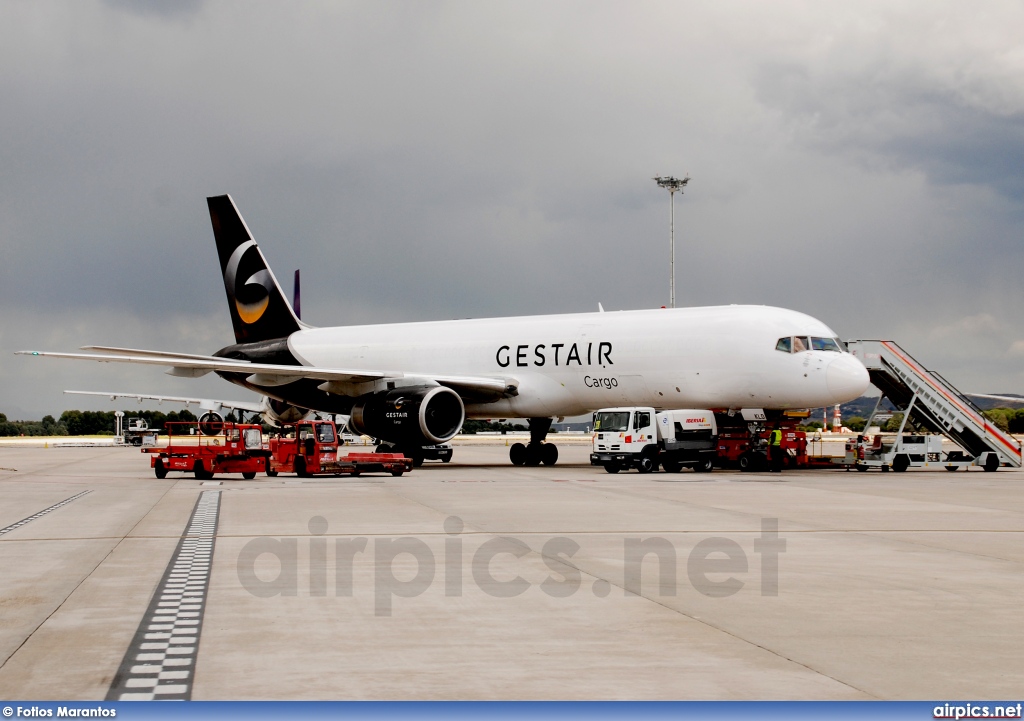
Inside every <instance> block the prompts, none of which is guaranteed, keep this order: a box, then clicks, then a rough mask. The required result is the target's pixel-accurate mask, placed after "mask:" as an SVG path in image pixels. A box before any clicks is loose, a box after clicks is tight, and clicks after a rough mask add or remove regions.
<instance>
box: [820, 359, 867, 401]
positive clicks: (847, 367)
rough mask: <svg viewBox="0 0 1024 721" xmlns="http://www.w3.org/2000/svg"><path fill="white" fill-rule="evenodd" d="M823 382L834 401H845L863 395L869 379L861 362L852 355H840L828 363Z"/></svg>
mask: <svg viewBox="0 0 1024 721" xmlns="http://www.w3.org/2000/svg"><path fill="white" fill-rule="evenodd" d="M825 383H826V384H827V385H828V392H829V393H831V394H832V395H833V396H834V402H836V403H845V402H846V401H851V400H853V399H854V398H858V397H860V396H861V395H863V394H864V391H866V390H867V389H868V385H869V384H870V383H871V380H870V378H868V370H867V368H865V367H864V364H863V363H861V362H860V361H859V360H857V359H856V358H854V357H853V356H852V355H841V356H839V357H838V358H836V359H835V360H834V361H832V362H831V363H829V364H828V368H827V369H826V371H825Z"/></svg>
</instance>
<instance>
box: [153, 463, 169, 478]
mask: <svg viewBox="0 0 1024 721" xmlns="http://www.w3.org/2000/svg"><path fill="white" fill-rule="evenodd" d="M153 473H155V474H156V477H157V478H167V467H166V466H165V465H164V462H163V461H157V462H156V465H155V466H153Z"/></svg>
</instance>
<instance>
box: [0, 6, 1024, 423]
mask: <svg viewBox="0 0 1024 721" xmlns="http://www.w3.org/2000/svg"><path fill="white" fill-rule="evenodd" d="M1021 28H1024V6H1022V5H1021V3H1019V2H988V3H985V4H984V5H980V6H979V5H976V4H969V3H962V2H942V1H937V0H922V1H920V2H913V1H908V2H892V0H886V1H885V2H864V1H858V2H849V3H831V2H830V3H822V2H781V1H779V0H776V1H775V2H772V3H759V2H750V3H731V2H717V1H716V2H664V3H655V2H647V3H645V2H636V1H633V0H631V1H630V2H615V3H602V2H594V1H593V0H588V1H586V2H554V3H553V2H537V3H530V2H515V3H513V2H503V3H497V2H479V1H473V2H461V3H455V2H452V3H449V2H418V3H417V2H394V3H388V2H380V1H378V0H375V1H374V2H359V3H344V2H336V1H332V2H322V3H314V2H306V3H302V2H292V3H259V2H252V1H251V0H246V2H202V1H200V0H194V1H191V2H181V1H180V0H179V1H178V2H174V3H171V2H166V3H164V2H156V1H155V0H154V1H151V2H134V3H133V2H128V1H127V0H118V1H114V0H108V1H107V2H88V1H85V0H74V1H73V2H71V1H69V2H63V3H61V2H46V1H45V0H42V1H41V0H31V1H30V0H22V1H19V0H8V1H7V2H4V3H3V4H2V5H0V98H2V101H0V102H2V112H0V309H2V314H0V412H5V413H7V415H8V416H10V417H12V418H39V417H41V416H42V415H43V414H44V413H53V414H55V415H57V414H59V413H60V412H61V411H62V410H64V409H66V408H95V409H108V410H109V409H113V408H114V405H113V404H111V403H109V402H107V401H104V400H95V401H93V400H90V399H86V398H75V397H67V396H63V395H62V394H61V391H62V390H63V389H65V388H81V389H88V390H104V391H106V390H120V391H138V392H152V393H167V394H188V395H193V394H195V395H206V396H213V397H221V398H236V399H247V398H251V396H249V395H248V394H246V392H245V391H243V390H242V389H239V388H236V387H234V386H231V385H230V384H228V383H226V382H224V381H221V380H219V379H217V378H210V377H207V378H204V379H201V380H199V381H188V380H181V379H174V378H171V377H169V376H167V375H164V374H163V373H162V372H161V371H160V370H159V369H156V368H152V367H150V368H134V367H126V366H112V365H106V364H102V365H101V364H88V363H76V362H72V361H59V360H44V359H31V358H25V357H20V356H18V357H16V356H14V355H12V353H13V351H15V350H19V349H46V350H74V349H77V348H78V347H79V346H81V345H84V344H89V343H95V344H103V345H124V346H131V347H140V348H156V349H165V350H175V351H191V352H202V353H209V352H212V351H214V350H216V349H217V348H219V347H221V346H223V345H226V344H228V343H229V342H231V340H232V335H231V329H230V323H229V318H228V314H227V309H226V305H225V304H226V300H225V296H224V287H223V283H222V281H221V278H220V273H219V269H218V267H217V260H216V252H215V249H214V245H213V236H212V232H211V230H210V224H209V215H208V213H207V209H206V203H205V200H204V199H205V197H206V196H208V195H216V194H222V193H230V194H231V195H232V196H233V197H234V199H235V202H236V203H237V204H238V206H239V209H240V210H241V212H242V214H243V215H244V217H245V219H246V221H247V223H248V225H249V227H250V229H251V230H252V232H253V234H254V235H255V237H256V240H257V242H259V243H260V246H261V248H262V249H263V252H264V254H265V255H266V256H267V258H268V260H269V261H270V263H271V265H272V267H273V268H274V269H275V272H276V274H277V275H278V277H279V278H280V279H281V281H282V284H283V285H284V286H285V290H286V291H287V292H290V290H291V274H292V271H293V270H294V269H295V268H301V269H302V278H303V315H304V319H305V320H307V321H309V322H311V323H313V324H315V325H335V324H348V323H365V322H389V321H404V320H427V319H443V318H460V317H482V316H498V315H519V314H533V313H552V312H567V311H590V310H595V309H596V308H597V303H598V302H601V303H603V304H604V307H605V308H606V309H608V310H612V309H620V308H621V309H632V308H648V307H656V306H660V305H664V304H666V303H667V300H668V208H669V200H668V194H667V193H666V192H664V191H662V190H660V189H658V188H657V187H656V185H655V184H654V182H653V181H652V180H651V177H652V176H654V175H656V174H674V175H683V174H686V173H689V174H690V175H691V177H692V181H691V183H690V185H689V187H688V188H687V191H686V195H685V196H684V197H683V198H682V199H681V200H680V199H678V198H677V205H676V218H677V235H676V240H677V297H678V301H677V302H678V304H679V305H708V304H720V303H758V304H767V305H777V306H782V307H788V308H794V309H798V310H801V311H804V312H807V313H810V314H812V315H814V316H815V317H818V318H820V319H821V320H823V321H824V322H826V323H828V324H829V325H830V326H832V327H833V328H834V329H835V330H836V331H837V332H838V333H839V334H840V335H842V336H843V337H845V338H891V339H893V340H896V341H897V342H899V343H900V344H901V345H903V346H904V347H905V348H906V349H907V350H908V351H909V352H910V353H912V354H913V355H915V356H916V357H917V358H918V359H919V360H920V361H921V362H923V363H924V364H925V365H927V366H928V367H931V368H933V369H936V370H939V371H941V372H942V373H943V375H945V376H946V377H947V378H949V379H950V380H951V381H952V382H953V383H954V384H955V385H957V386H958V387H960V388H961V389H962V390H968V391H977V392H1017V393H1024V321H1022V319H1021V315H1020V309H1021V308H1022V307H1024V291H1022V290H1021V285H1022V284H1021V272H1022V269H1024V242H1022V240H1024V81H1022V78H1024V42H1022V37H1024V36H1022V34H1021Z"/></svg>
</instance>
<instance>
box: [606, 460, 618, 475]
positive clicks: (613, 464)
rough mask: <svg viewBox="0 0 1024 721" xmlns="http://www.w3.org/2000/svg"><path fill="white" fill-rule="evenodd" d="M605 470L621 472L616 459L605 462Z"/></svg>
mask: <svg viewBox="0 0 1024 721" xmlns="http://www.w3.org/2000/svg"><path fill="white" fill-rule="evenodd" d="M604 470H605V472H607V473H618V472H619V464H618V463H616V462H614V461H609V462H608V463H605V464H604Z"/></svg>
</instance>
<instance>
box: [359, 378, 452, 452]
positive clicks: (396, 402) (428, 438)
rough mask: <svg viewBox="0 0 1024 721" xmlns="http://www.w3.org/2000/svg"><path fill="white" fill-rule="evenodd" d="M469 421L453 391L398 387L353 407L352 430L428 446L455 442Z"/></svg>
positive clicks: (364, 399)
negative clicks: (453, 439) (456, 436)
mask: <svg viewBox="0 0 1024 721" xmlns="http://www.w3.org/2000/svg"><path fill="white" fill-rule="evenodd" d="M465 420H466V409H465V407H464V406H463V405H462V398H460V397H459V394H458V393H456V392H455V391H453V390H452V389H451V388H446V387H444V386H432V387H428V388H424V387H418V388H396V389H395V390H393V391H386V392H384V393H375V394H373V395H372V396H367V397H366V398H362V399H360V400H358V401H356V404H355V405H354V406H352V417H351V419H349V422H348V424H349V427H350V428H352V430H354V431H355V432H356V433H361V434H363V435H367V436H373V437H374V438H379V439H381V440H385V441H391V442H394V443H399V444H404V443H407V444H411V445H421V446H423V445H427V446H431V445H434V444H436V443H444V442H445V441H447V440H449V439H451V437H452V436H454V435H455V434H456V433H458V432H459V429H460V428H462V423H463V421H465Z"/></svg>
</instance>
